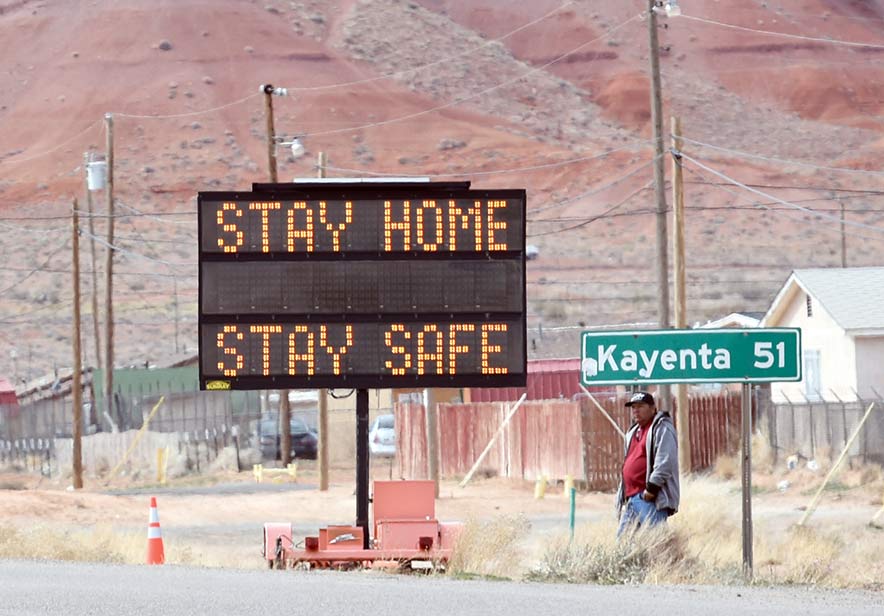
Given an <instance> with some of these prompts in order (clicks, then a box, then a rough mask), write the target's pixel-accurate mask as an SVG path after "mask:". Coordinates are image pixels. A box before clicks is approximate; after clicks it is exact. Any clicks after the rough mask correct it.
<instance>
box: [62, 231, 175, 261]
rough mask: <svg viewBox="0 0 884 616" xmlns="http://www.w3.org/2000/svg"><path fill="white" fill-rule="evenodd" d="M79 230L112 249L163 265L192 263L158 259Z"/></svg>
mask: <svg viewBox="0 0 884 616" xmlns="http://www.w3.org/2000/svg"><path fill="white" fill-rule="evenodd" d="M79 232H80V235H83V236H85V237H88V238H90V239H93V240H95V241H96V242H98V243H99V244H101V245H102V246H104V247H106V248H110V249H112V250H115V251H117V252H119V253H122V254H125V255H132V256H133V257H138V258H139V259H145V260H147V261H152V262H154V263H159V264H161V265H166V266H168V267H187V266H188V265H191V264H190V263H172V262H171V261H165V260H163V259H156V258H154V257H148V256H147V255H143V254H141V253H139V252H135V251H132V250H126V249H125V248H122V247H121V246H117V245H115V244H111V243H110V242H108V241H107V240H106V239H104V238H101V237H99V236H97V235H93V234H91V233H89V232H88V231H85V230H84V229H79Z"/></svg>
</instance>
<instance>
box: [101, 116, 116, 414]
mask: <svg viewBox="0 0 884 616" xmlns="http://www.w3.org/2000/svg"><path fill="white" fill-rule="evenodd" d="M104 121H105V125H106V126H107V143H106V148H107V154H106V157H107V158H106V160H107V184H106V185H105V194H106V196H107V264H106V265H105V273H104V275H105V283H104V289H105V291H104V292H105V305H104V314H105V317H104V318H105V328H106V332H105V341H104V342H105V345H106V346H105V355H104V356H105V357H106V358H107V363H106V364H105V367H104V399H105V412H106V413H107V414H108V417H112V418H113V417H116V415H115V413H114V303H113V297H114V294H113V288H114V116H113V114H110V113H106V114H104Z"/></svg>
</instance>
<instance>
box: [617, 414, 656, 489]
mask: <svg viewBox="0 0 884 616" xmlns="http://www.w3.org/2000/svg"><path fill="white" fill-rule="evenodd" d="M650 431H651V422H648V425H646V426H639V427H638V430H636V432H635V434H634V435H633V437H632V438H631V439H630V441H629V449H628V450H627V451H626V460H625V461H624V462H623V489H624V490H625V496H626V498H629V497H630V496H635V495H636V494H639V493H640V492H644V490H645V488H646V487H647V474H648V452H647V449H646V448H645V444H646V443H647V441H648V433H649V432H650Z"/></svg>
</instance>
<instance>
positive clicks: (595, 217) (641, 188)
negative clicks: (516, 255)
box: [527, 180, 654, 237]
mask: <svg viewBox="0 0 884 616" xmlns="http://www.w3.org/2000/svg"><path fill="white" fill-rule="evenodd" d="M653 183H654V181H653V180H651V181H650V182H648V183H647V184H645V185H644V186H641V187H639V188H637V189H636V190H634V191H632V192H631V193H629V194H628V195H627V196H626V197H625V198H624V199H623V200H621V201H619V202H618V203H616V204H615V205H613V206H611V207H610V208H608V209H607V210H605V211H604V212H602V213H601V214H599V215H598V216H593V217H592V218H588V219H586V220H584V221H583V222H581V223H579V224H576V225H573V226H571V227H565V228H563V229H555V230H553V231H544V232H542V233H530V234H528V235H527V237H541V236H544V235H553V234H556V233H564V232H566V231H573V230H574V229H579V228H580V227H584V226H586V225H588V224H589V223H591V222H594V221H596V220H599V219H601V218H606V217H608V216H610V215H611V214H612V212H614V211H615V210H616V209H617V208H619V207H621V206H622V205H623V204H625V203H626V202H627V201H629V200H630V199H632V198H633V197H634V196H636V195H637V194H639V193H640V192H643V191H645V190H647V189H648V188H650V187H651V185H652V184H653Z"/></svg>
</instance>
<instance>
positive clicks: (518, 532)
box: [448, 516, 530, 579]
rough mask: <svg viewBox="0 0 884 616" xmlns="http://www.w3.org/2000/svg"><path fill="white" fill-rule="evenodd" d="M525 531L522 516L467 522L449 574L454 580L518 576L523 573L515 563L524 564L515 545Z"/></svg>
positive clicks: (455, 550)
mask: <svg viewBox="0 0 884 616" xmlns="http://www.w3.org/2000/svg"><path fill="white" fill-rule="evenodd" d="M529 528H530V525H529V524H528V520H527V519H525V517H524V516H499V517H496V518H494V519H491V520H487V521H485V520H483V521H479V520H469V521H467V523H466V524H465V525H464V528H463V531H462V532H461V535H460V537H459V538H458V541H457V545H456V547H455V549H454V553H453V554H452V556H451V560H450V561H449V563H448V572H449V574H451V575H454V576H457V577H470V576H481V577H493V578H509V579H516V578H519V577H521V575H522V574H523V573H524V571H521V570H520V568H519V563H524V562H525V554H523V550H522V548H521V547H520V545H519V543H520V541H521V539H522V538H524V536H525V535H526V534H527V532H528V530H529Z"/></svg>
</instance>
